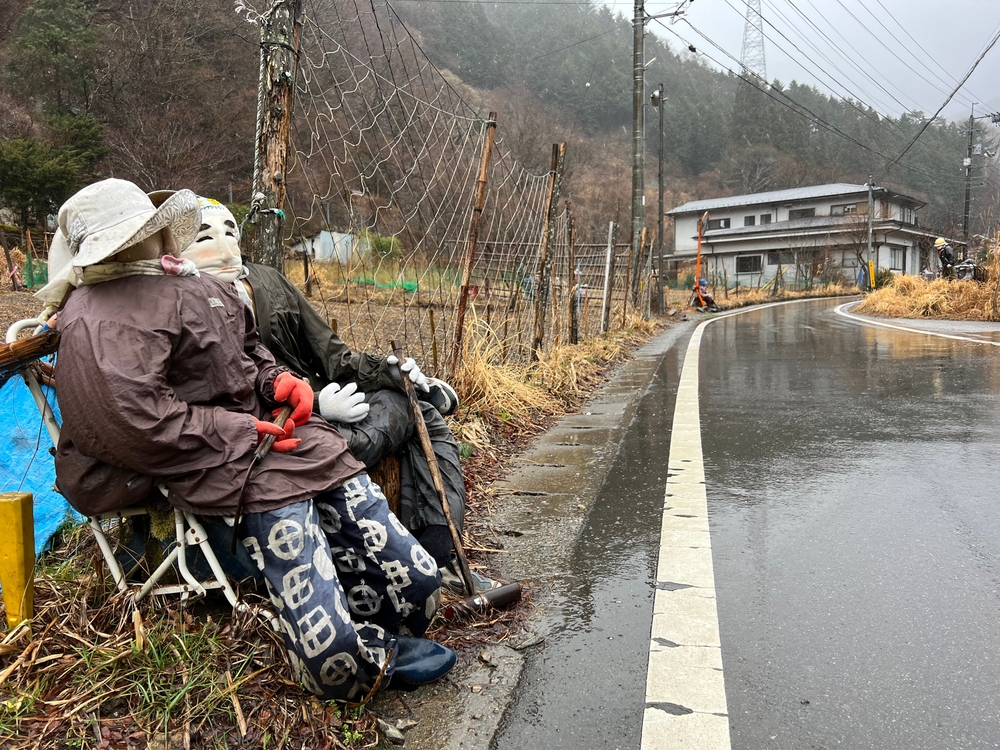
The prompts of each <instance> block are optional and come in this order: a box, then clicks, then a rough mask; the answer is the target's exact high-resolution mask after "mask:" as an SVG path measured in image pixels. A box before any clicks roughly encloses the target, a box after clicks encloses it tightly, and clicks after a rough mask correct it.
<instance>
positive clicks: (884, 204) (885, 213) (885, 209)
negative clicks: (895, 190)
mask: <svg viewBox="0 0 1000 750" xmlns="http://www.w3.org/2000/svg"><path fill="white" fill-rule="evenodd" d="M880 203H881V206H880V210H881V215H880V216H879V218H880V219H888V218H889V214H890V208H889V201H887V200H883V201H880Z"/></svg>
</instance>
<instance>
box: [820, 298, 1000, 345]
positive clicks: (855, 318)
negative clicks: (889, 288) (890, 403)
mask: <svg viewBox="0 0 1000 750" xmlns="http://www.w3.org/2000/svg"><path fill="white" fill-rule="evenodd" d="M854 304H857V303H855V302H845V303H844V304H843V305H838V306H837V307H835V308H834V309H833V311H834V312H835V313H837V315H840V316H842V317H844V318H847V319H848V320H850V321H852V322H854V323H859V324H860V325H866V326H877V327H879V328H895V329H896V330H897V331H908V332H909V333H924V334H927V335H928V336H940V337H941V338H945V339H954V340H955V341H970V342H972V343H973V344H989V345H990V346H1000V341H986V340H984V339H974V338H971V337H969V336H958V335H956V334H952V333H940V332H938V331H927V330H924V329H923V328H910V327H909V326H901V325H897V324H896V323H883V322H881V321H879V320H873V319H872V318H863V317H861V316H860V315H855V314H853V313H849V312H847V310H846V309H845V308H847V307H849V306H850V305H854Z"/></svg>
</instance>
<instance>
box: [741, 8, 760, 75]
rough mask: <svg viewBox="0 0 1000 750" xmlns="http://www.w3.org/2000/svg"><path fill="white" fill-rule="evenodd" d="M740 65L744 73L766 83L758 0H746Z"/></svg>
mask: <svg viewBox="0 0 1000 750" xmlns="http://www.w3.org/2000/svg"><path fill="white" fill-rule="evenodd" d="M740 65H741V66H742V67H743V72H744V73H750V74H752V75H755V76H757V78H759V79H760V80H761V81H763V82H765V83H767V64H766V63H765V62H764V22H763V19H762V18H761V16H760V0H747V22H746V25H745V26H744V27H743V53H742V54H741V55H740Z"/></svg>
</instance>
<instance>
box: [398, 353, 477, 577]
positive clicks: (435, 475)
mask: <svg viewBox="0 0 1000 750" xmlns="http://www.w3.org/2000/svg"><path fill="white" fill-rule="evenodd" d="M392 353H393V354H394V355H396V359H398V360H399V364H402V363H403V361H404V359H403V347H402V345H401V344H400V343H399V340H398V339H393V340H392ZM399 374H400V376H401V377H402V378H403V390H404V391H406V398H407V399H408V400H409V402H410V412H411V413H412V414H413V424H414V426H415V427H416V430H417V435H419V436H420V447H422V448H423V449H424V457H425V458H426V459H427V466H428V468H430V470H431V479H432V480H433V481H434V489H435V490H437V494H438V499H439V500H440V501H441V508H442V509H443V510H444V518H445V520H446V521H447V522H448V531H450V532H451V542H452V544H453V545H455V554H456V555H457V556H458V568H459V572H461V574H462V582H463V583H464V584H465V590H466V592H467V593H468V594H469V596H475V595H476V584H475V583H474V582H473V580H472V570H471V569H470V568H469V560H468V558H466V556H465V548H464V547H462V535H461V534H459V533H458V528H457V527H456V526H455V522H454V521H453V520H452V518H451V507H450V506H449V505H448V498H447V497H445V494H444V481H443V480H442V479H441V470H440V469H439V468H438V462H437V456H436V455H434V446H433V445H431V436H430V435H428V434H427V425H426V424H424V413H423V411H422V410H421V408H420V403H419V402H418V401H417V393H416V391H415V390H414V387H413V383H412V381H411V380H410V378H409V376H408V375H407V374H406V373H405V372H403V371H402V370H400V371H399Z"/></svg>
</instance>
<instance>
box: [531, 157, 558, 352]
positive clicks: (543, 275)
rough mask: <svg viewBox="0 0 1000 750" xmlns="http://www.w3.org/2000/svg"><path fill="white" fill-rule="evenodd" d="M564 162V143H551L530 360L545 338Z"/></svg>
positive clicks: (539, 349) (540, 348) (539, 350)
mask: <svg viewBox="0 0 1000 750" xmlns="http://www.w3.org/2000/svg"><path fill="white" fill-rule="evenodd" d="M565 163H566V144H565V143H559V144H555V143H553V144H552V169H551V170H550V171H549V194H548V197H547V198H546V202H545V226H544V228H543V229H542V251H541V257H540V258H539V259H538V289H537V295H536V296H535V339H534V341H533V342H532V344H531V361H532V362H537V361H538V355H539V354H540V353H541V350H542V340H543V339H544V338H545V308H546V307H547V306H548V301H549V300H548V298H549V286H550V284H549V260H550V259H549V248H551V247H553V246H554V245H555V242H556V209H557V208H558V207H559V189H560V186H561V185H562V173H563V167H564V165H565Z"/></svg>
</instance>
